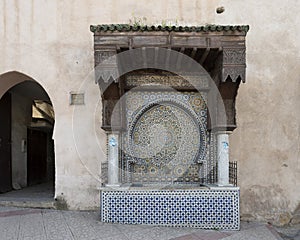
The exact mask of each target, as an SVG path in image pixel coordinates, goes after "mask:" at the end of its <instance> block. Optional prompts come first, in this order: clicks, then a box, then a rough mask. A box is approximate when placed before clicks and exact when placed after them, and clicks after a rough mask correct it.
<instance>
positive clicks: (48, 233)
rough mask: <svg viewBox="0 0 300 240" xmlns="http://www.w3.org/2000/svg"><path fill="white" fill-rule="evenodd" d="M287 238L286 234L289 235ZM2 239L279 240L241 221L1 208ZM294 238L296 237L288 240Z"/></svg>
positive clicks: (261, 227)
mask: <svg viewBox="0 0 300 240" xmlns="http://www.w3.org/2000/svg"><path fill="white" fill-rule="evenodd" d="M286 236H287V235H286ZM0 239H1V240H21V239H22V240H23V239H26V240H46V239H53V240H59V239H61V240H73V239H84V240H89V239H90V240H96V239H99V240H110V239H116V240H131V239H132V240H140V239H141V240H155V239H162V240H163V239H168V240H169V239H170V240H171V239H172V240H217V239H224V240H243V239H245V240H257V239H262V240H278V239H282V238H281V237H280V236H279V235H278V234H277V232H276V231H275V228H273V227H272V226H270V225H267V224H263V223H255V222H250V223H247V222H242V223H241V231H214V230H201V229H193V228H170V227H151V226H140V225H118V224H107V223H102V222H100V221H99V213H98V212H96V211H91V212H78V211H58V210H50V209H31V208H27V209H26V208H14V207H0ZM286 239H293V238H286Z"/></svg>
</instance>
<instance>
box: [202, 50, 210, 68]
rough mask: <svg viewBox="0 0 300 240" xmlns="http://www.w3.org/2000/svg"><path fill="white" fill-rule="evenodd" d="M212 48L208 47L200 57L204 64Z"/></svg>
mask: <svg viewBox="0 0 300 240" xmlns="http://www.w3.org/2000/svg"><path fill="white" fill-rule="evenodd" d="M209 51H210V48H206V49H205V51H204V53H203V55H202V56H201V58H200V61H199V63H200V64H201V65H202V64H203V63H204V61H205V60H206V58H207V56H208V54H209Z"/></svg>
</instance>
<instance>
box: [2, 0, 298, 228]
mask: <svg viewBox="0 0 300 240" xmlns="http://www.w3.org/2000/svg"><path fill="white" fill-rule="evenodd" d="M218 6H224V7H225V12H224V13H222V14H219V15H218V14H216V13H215V9H216V7H218ZM299 7H300V3H299V2H298V1H297V0H289V1H279V0H274V1H269V2H267V1H237V0H226V1H225V0H220V1H217V0H166V1H159V0H153V1H146V0H140V1H134V0H123V1H121V0H119V1H118V0H103V1H97V0H75V1H71V0H65V1H61V0H51V1H50V0H31V1H22V0H16V1H10V0H2V1H0V16H1V18H0V29H1V31H0V42H1V44H0V55H1V58H0V73H5V72H8V71H19V72H22V73H24V74H27V75H28V76H30V77H32V78H33V79H35V80H36V81H38V82H39V83H40V84H41V85H42V86H43V87H44V88H45V90H46V91H47V93H48V94H49V96H50V98H51V100H52V102H53V105H54V109H55V114H56V124H55V132H54V136H53V137H54V139H55V154H56V156H55V157H56V167H57V168H56V169H57V170H56V197H57V198H61V199H64V200H65V201H66V203H67V205H68V206H69V207H70V208H72V209H89V208H94V207H95V206H98V205H99V199H98V192H97V190H96V187H97V186H99V184H100V183H99V178H100V175H101V173H100V162H101V161H104V156H105V154H104V151H105V149H104V147H105V136H104V134H103V132H102V131H101V130H100V129H99V128H100V112H101V106H100V105H99V102H98V101H99V90H98V88H97V86H96V85H94V82H93V77H92V73H91V71H92V69H93V37H92V34H91V33H90V31H89V25H90V24H100V23H127V22H128V20H129V19H130V18H131V19H133V16H135V17H138V18H143V17H146V18H147V21H146V22H148V23H159V22H162V21H163V20H170V21H173V22H175V21H176V20H177V21H178V23H182V24H206V23H216V24H224V25H227V24H249V25H250V31H249V33H248V36H247V66H248V68H247V83H246V84H243V85H242V86H241V87H240V90H239V93H238V99H237V114H238V116H237V121H238V129H237V130H235V132H234V133H233V134H232V135H231V139H230V140H231V159H232V160H237V161H238V162H239V184H240V186H241V197H242V201H241V209H242V213H243V215H244V216H248V217H256V218H260V217H261V218H263V219H268V220H271V221H279V222H280V221H282V219H285V217H286V213H291V212H292V211H293V210H294V209H295V208H296V206H297V204H299V202H300V192H299V191H297V189H299V177H300V176H299V175H300V164H299V160H298V159H299V158H298V155H299V153H298V152H299V120H300V119H299V117H300V116H299V110H298V108H297V106H298V105H297V103H299V101H300V99H299V94H298V89H299V86H298V83H299V79H298V78H299V73H300V70H298V69H299V68H298V66H299V61H300V59H299V50H300V41H298V40H299V34H300V29H299V28H300V27H299V25H297V24H296V23H297V22H299V20H300V19H299V14H298V12H297V9H299ZM0 80H1V78H0ZM0 90H1V82H0ZM71 91H75V92H76V91H77V92H78V91H79V92H84V93H85V105H84V106H76V107H74V106H70V105H69V93H70V92H71ZM100 146H102V147H100ZM282 214H283V215H282ZM284 214H285V215H284ZM280 216H281V218H280Z"/></svg>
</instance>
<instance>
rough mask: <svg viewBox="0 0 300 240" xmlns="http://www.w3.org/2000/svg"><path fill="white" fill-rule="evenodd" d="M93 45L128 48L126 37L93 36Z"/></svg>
mask: <svg viewBox="0 0 300 240" xmlns="http://www.w3.org/2000/svg"><path fill="white" fill-rule="evenodd" d="M94 43H95V45H118V46H128V37H127V36H115V37H114V36H95V38H94Z"/></svg>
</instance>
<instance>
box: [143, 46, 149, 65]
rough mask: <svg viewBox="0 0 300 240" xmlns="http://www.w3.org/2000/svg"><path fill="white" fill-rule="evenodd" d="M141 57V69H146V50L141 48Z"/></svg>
mask: <svg viewBox="0 0 300 240" xmlns="http://www.w3.org/2000/svg"><path fill="white" fill-rule="evenodd" d="M142 56H143V67H144V68H147V65H148V64H147V54H146V48H145V47H142Z"/></svg>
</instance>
